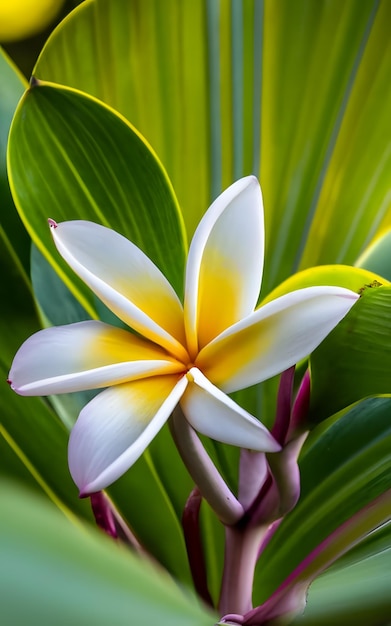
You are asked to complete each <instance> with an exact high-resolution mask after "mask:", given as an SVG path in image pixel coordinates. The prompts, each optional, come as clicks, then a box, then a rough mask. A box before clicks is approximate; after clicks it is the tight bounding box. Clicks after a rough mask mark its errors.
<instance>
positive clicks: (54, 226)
mask: <svg viewBox="0 0 391 626" xmlns="http://www.w3.org/2000/svg"><path fill="white" fill-rule="evenodd" d="M48 224H49V227H50V228H51V229H53V230H54V229H55V228H57V226H58V224H57V222H55V221H54V220H52V218H51V217H49V218H48Z"/></svg>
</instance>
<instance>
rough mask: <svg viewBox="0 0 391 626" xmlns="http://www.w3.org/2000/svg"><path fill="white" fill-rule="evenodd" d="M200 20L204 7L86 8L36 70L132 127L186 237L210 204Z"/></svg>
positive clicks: (55, 38) (121, 3)
mask: <svg viewBox="0 0 391 626" xmlns="http://www.w3.org/2000/svg"><path fill="white" fill-rule="evenodd" d="M206 20H207V11H206V7H205V4H204V3H203V2H185V3H184V2H178V1H177V0H166V1H165V2H164V5H162V3H161V2H159V0H152V1H150V2H148V3H145V2H143V0H133V1H132V2H128V0H117V1H116V2H105V1H103V2H102V1H99V2H84V3H82V4H81V6H80V7H78V8H77V9H76V10H75V11H74V12H73V13H72V14H71V15H70V16H69V17H68V18H67V19H66V20H65V21H64V22H63V23H62V24H61V25H60V26H59V27H58V28H57V29H56V30H55V32H54V33H53V35H52V37H50V38H49V40H48V42H47V44H46V46H45V48H44V50H43V52H42V54H41V56H40V58H39V60H38V63H37V66H36V68H35V70H34V73H35V75H36V76H37V77H38V78H41V79H44V80H49V81H53V82H57V83H61V84H65V85H69V86H71V87H75V88H77V89H80V90H81V91H85V92H87V93H90V94H92V95H94V96H95V97H97V98H99V99H101V100H102V101H104V102H106V103H107V104H109V105H110V106H112V107H113V108H114V109H116V110H117V111H119V112H120V113H122V114H123V115H124V116H125V117H126V118H127V119H128V120H130V121H131V122H132V123H133V124H134V125H135V126H136V127H137V129H138V130H139V131H140V132H141V133H142V134H143V135H144V136H145V137H146V138H147V139H148V141H149V142H150V143H151V145H152V146H153V147H154V149H155V150H156V152H157V154H158V155H159V157H160V158H161V160H162V162H163V163H164V165H165V167H166V169H167V171H168V174H169V176H170V178H171V179H172V181H173V184H174V188H175V191H176V194H177V196H178V198H179V201H180V205H181V207H182V208H183V209H184V210H185V212H186V214H187V216H188V217H189V220H190V224H189V232H193V230H194V228H195V226H196V224H197V222H198V219H199V216H200V215H202V213H203V212H204V211H205V210H206V208H207V206H208V203H209V201H210V185H211V183H210V179H209V170H210V153H209V137H210V128H209V102H208V60H207V46H206V29H207V25H206ZM97 42H98V45H97Z"/></svg>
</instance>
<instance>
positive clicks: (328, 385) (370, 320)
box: [310, 287, 391, 422]
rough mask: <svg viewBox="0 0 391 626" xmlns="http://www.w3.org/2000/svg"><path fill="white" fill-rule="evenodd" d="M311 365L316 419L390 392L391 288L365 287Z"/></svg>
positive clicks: (318, 419)
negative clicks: (369, 397) (373, 396)
mask: <svg viewBox="0 0 391 626" xmlns="http://www.w3.org/2000/svg"><path fill="white" fill-rule="evenodd" d="M310 363H311V380H312V387H311V409H310V419H311V421H313V422H319V421H321V420H322V419H325V418H326V417H328V416H330V415H332V414H333V413H336V412H337V411H339V410H341V409H343V408H344V407H346V406H348V405H350V404H353V402H357V401H358V400H360V399H361V398H365V397H367V396H371V395H379V394H391V287H374V288H370V287H367V288H366V289H365V290H364V291H363V293H362V296H361V298H360V299H359V300H358V301H357V303H356V304H355V305H354V307H353V308H352V309H351V311H350V312H349V314H348V315H347V316H346V318H345V319H344V320H342V322H341V323H340V324H339V325H338V326H337V327H336V328H335V329H334V330H333V331H332V332H331V333H330V335H329V336H328V337H327V338H326V339H325V341H324V342H323V343H322V344H321V345H320V346H319V348H317V350H315V352H313V354H312V355H311V359H310Z"/></svg>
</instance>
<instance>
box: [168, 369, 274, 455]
mask: <svg viewBox="0 0 391 626" xmlns="http://www.w3.org/2000/svg"><path fill="white" fill-rule="evenodd" d="M188 378H189V380H192V382H191V384H190V385H189V386H188V388H187V390H186V392H185V394H184V395H183V397H182V399H181V402H180V404H181V408H182V411H183V413H184V414H185V416H186V419H187V420H188V421H189V423H190V424H191V425H192V426H193V428H195V429H196V430H198V431H199V432H200V433H202V434H203V435H207V437H211V438H212V439H216V440H217V441H221V442H223V443H229V444H232V445H234V446H238V447H240V448H249V449H250V450H258V451H259V452H277V451H278V450H280V449H281V447H280V445H279V444H278V443H277V441H276V440H275V439H274V437H273V436H272V435H271V434H270V433H269V431H268V430H267V428H265V426H264V425H263V424H262V423H261V422H260V421H259V420H257V419H256V418H255V417H253V416H252V415H250V413H248V412H247V411H245V410H244V409H242V407H240V406H239V405H238V404H237V403H236V402H234V401H233V400H232V399H231V398H230V397H229V396H227V395H226V394H225V393H223V392H222V391H220V389H218V388H217V387H215V386H214V385H212V384H211V382H210V381H209V380H208V379H207V378H205V376H204V375H203V374H202V373H201V372H200V371H199V370H198V369H197V368H195V367H193V368H192V369H191V370H190V372H189V373H188Z"/></svg>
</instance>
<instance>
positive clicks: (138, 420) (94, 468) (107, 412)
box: [68, 376, 188, 496]
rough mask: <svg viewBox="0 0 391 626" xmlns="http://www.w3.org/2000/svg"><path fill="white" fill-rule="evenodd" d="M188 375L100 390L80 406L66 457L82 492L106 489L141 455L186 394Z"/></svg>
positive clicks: (148, 380)
mask: <svg viewBox="0 0 391 626" xmlns="http://www.w3.org/2000/svg"><path fill="white" fill-rule="evenodd" d="M187 384H188V380H187V378H186V376H182V377H181V378H180V379H179V380H178V377H177V376H155V377H153V378H149V379H144V380H137V381H134V382H132V383H126V384H124V385H119V386H117V387H111V388H110V389H106V390H105V391H102V393H100V394H99V395H98V396H96V397H95V398H93V400H91V402H89V403H88V404H87V405H86V406H85V407H84V409H83V410H82V411H81V413H80V415H79V418H78V420H77V422H76V424H75V426H74V428H73V430H72V432H71V436H70V439H69V449H68V461H69V469H70V472H71V474H72V478H73V480H74V481H75V483H76V484H77V486H78V487H79V489H80V494H81V495H82V496H83V495H88V494H90V493H94V492H96V491H100V490H101V489H104V488H105V487H107V486H108V485H110V484H111V483H113V482H114V481H115V480H117V478H119V477H120V476H122V474H124V473H125V472H126V471H127V470H128V469H129V468H130V467H131V465H133V463H135V462H136V461H137V459H138V458H139V457H140V456H141V455H142V453H143V452H144V450H145V449H146V447H147V446H148V445H149V443H150V442H151V441H152V439H153V438H154V437H155V435H156V434H157V433H158V432H159V430H160V429H161V428H162V426H163V425H164V423H165V422H166V420H167V419H168V417H169V416H170V414H171V413H172V411H173V410H174V408H175V406H176V405H177V404H178V402H179V399H180V397H181V396H182V394H183V392H184V390H185V389H186V385H187Z"/></svg>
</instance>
